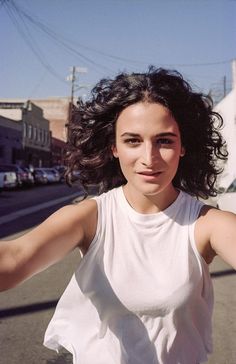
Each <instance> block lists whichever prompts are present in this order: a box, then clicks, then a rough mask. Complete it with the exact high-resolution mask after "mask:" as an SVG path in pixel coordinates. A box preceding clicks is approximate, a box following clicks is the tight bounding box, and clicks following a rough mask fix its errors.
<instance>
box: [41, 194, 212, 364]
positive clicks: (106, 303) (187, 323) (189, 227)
mask: <svg viewBox="0 0 236 364" xmlns="http://www.w3.org/2000/svg"><path fill="white" fill-rule="evenodd" d="M95 199H96V201H97V204H98V224H97V231H96V235H95V237H94V239H93V241H92V243H91V245H90V248H89V250H88V252H87V253H86V255H85V256H84V257H83V259H82V261H81V263H80V265H79V268H78V269H77V271H76V272H75V274H74V275H73V277H72V279H71V281H70V283H69V285H68V286H67V288H66V290H65V292H64V293H63V295H62V297H61V299H60V301H59V303H58V305H57V307H56V311H55V313H54V316H53V318H52V320H51V322H50V324H49V326H48V328H47V331H46V334H45V341H44V345H45V346H47V347H48V348H51V349H54V350H58V349H59V347H60V346H64V347H65V348H66V349H67V350H68V351H69V352H71V353H72V354H73V363H74V364H197V363H200V362H204V361H206V360H207V353H209V352H211V350H212V340H211V316H212V308H213V289H212V283H211V279H210V275H209V271H208V266H207V264H206V263H205V262H204V260H203V259H202V257H201V256H200V255H199V253H198V251H197V249H196V246H195V242H194V225H195V221H196V219H197V217H198V215H199V212H200V209H201V207H202V205H203V203H202V202H200V201H198V200H196V199H195V198H193V197H191V196H189V195H188V194H186V193H184V192H180V193H179V195H178V197H177V199H176V200H175V201H174V202H173V203H172V204H171V205H170V206H169V207H168V208H167V209H166V210H164V211H161V212H158V213H155V214H141V213H138V212H136V211H135V210H134V209H133V208H132V207H131V206H130V205H129V204H128V202H127V200H126V198H125V196H124V193H123V188H122V187H119V188H115V189H113V190H111V191H109V192H107V193H104V194H102V195H101V196H99V197H96V198H95Z"/></svg>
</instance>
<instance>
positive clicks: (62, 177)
mask: <svg viewBox="0 0 236 364" xmlns="http://www.w3.org/2000/svg"><path fill="white" fill-rule="evenodd" d="M53 168H54V169H56V170H57V171H58V172H59V175H60V182H64V181H65V172H66V167H65V166H54V167H53Z"/></svg>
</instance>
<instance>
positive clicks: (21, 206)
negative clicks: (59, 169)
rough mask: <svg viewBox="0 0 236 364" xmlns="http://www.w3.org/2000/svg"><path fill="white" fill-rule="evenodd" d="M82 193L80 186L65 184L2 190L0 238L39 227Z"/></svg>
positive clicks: (0, 196)
mask: <svg viewBox="0 0 236 364" xmlns="http://www.w3.org/2000/svg"><path fill="white" fill-rule="evenodd" d="M82 194H83V191H82V190H81V189H80V188H79V187H78V186H75V187H68V186H67V185H66V184H52V185H48V186H37V187H33V188H31V189H22V190H15V191H3V192H2V193H1V194H0V238H4V237H5V236H8V235H12V234H14V233H17V232H20V231H22V230H25V229H28V228H31V227H33V226H35V225H37V224H39V223H40V222H42V221H43V220H45V219H46V218H47V217H48V216H49V215H51V214H52V213H53V212H54V211H56V210H58V209H59V208H60V207H62V206H64V205H65V204H67V203H70V201H71V200H72V199H74V198H75V197H76V196H80V195H82Z"/></svg>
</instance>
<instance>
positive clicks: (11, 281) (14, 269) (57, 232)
mask: <svg viewBox="0 0 236 364" xmlns="http://www.w3.org/2000/svg"><path fill="white" fill-rule="evenodd" d="M96 225H97V207H96V202H95V201H93V200H87V201H84V202H81V203H80V204H78V205H70V206H65V207H63V208H61V209H60V210H58V211H57V212H55V213H54V214H52V215H51V216H50V217H49V218H48V219H47V220H45V221H44V222H43V223H42V224H40V225H39V226H38V227H36V228H35V229H33V230H31V231H30V232H29V233H27V234H25V235H23V236H21V237H20V238H18V239H16V240H12V241H1V242H0V291H2V290H5V289H8V288H11V287H14V286H15V285H17V284H18V283H20V282H22V281H23V280H25V279H27V278H29V277H31V276H32V275H34V274H36V273H38V272H40V271H42V270H44V269H46V268H47V267H49V266H50V265H52V264H54V263H56V262H58V261H59V260H61V259H62V258H63V257H64V256H65V255H66V254H68V253H69V252H70V251H71V250H73V249H74V248H75V247H77V246H78V247H79V248H80V249H81V250H82V251H86V250H87V249H88V246H89V244H90V242H91V240H92V238H93V236H94V234H95V232H96Z"/></svg>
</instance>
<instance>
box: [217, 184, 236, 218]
mask: <svg viewBox="0 0 236 364" xmlns="http://www.w3.org/2000/svg"><path fill="white" fill-rule="evenodd" d="M217 206H218V207H219V209H220V210H224V211H231V212H234V213H236V179H234V180H233V182H232V183H231V184H230V186H229V187H228V188H227V189H226V190H225V191H224V192H222V193H221V194H220V195H219V197H218V199H217Z"/></svg>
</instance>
